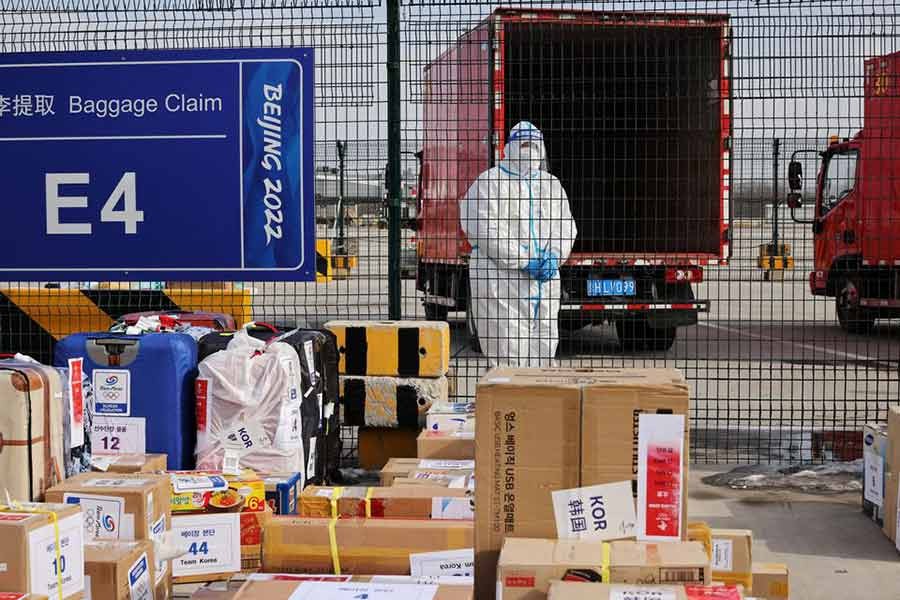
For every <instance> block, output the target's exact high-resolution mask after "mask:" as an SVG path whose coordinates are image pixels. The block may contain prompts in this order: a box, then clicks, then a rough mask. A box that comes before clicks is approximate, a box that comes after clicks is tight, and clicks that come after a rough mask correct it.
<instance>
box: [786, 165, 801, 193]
mask: <svg viewBox="0 0 900 600" xmlns="http://www.w3.org/2000/svg"><path fill="white" fill-rule="evenodd" d="M788 187H790V188H791V191H794V192H796V191H799V190H801V189H803V166H802V165H801V164H800V163H799V162H797V161H796V160H792V161H791V164H789V165H788Z"/></svg>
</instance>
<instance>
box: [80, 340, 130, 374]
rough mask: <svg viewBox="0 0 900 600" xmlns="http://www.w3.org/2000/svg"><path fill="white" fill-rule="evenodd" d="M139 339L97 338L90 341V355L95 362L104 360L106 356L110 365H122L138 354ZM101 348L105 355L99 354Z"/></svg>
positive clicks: (88, 348) (88, 349)
mask: <svg viewBox="0 0 900 600" xmlns="http://www.w3.org/2000/svg"><path fill="white" fill-rule="evenodd" d="M138 344H140V342H139V341H138V340H136V339H135V340H130V339H122V338H96V339H92V340H90V341H89V342H88V347H87V351H88V355H89V356H90V357H91V360H93V361H94V362H98V363H99V362H102V360H103V359H104V358H105V359H106V363H107V364H108V365H109V366H110V367H120V366H125V365H127V364H129V363H130V362H131V361H133V360H134V359H135V357H136V356H137V348H138ZM96 350H100V351H101V352H102V353H103V354H105V356H97V354H99V353H98V352H95V351H96Z"/></svg>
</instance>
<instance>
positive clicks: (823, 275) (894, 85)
mask: <svg viewBox="0 0 900 600" xmlns="http://www.w3.org/2000/svg"><path fill="white" fill-rule="evenodd" d="M803 152H806V153H810V152H815V151H811V150H800V151H797V152H795V153H794V157H792V160H791V164H790V166H789V167H788V186H789V188H790V189H791V194H790V195H789V196H788V205H789V206H790V208H791V209H792V215H793V214H794V210H795V209H797V208H799V206H800V204H801V202H800V190H801V188H802V176H803V169H802V164H801V163H800V162H799V161H798V160H797V157H798V155H799V154H801V153H803ZM818 154H819V155H820V156H821V167H820V168H819V173H818V177H817V179H816V188H815V211H814V217H813V219H812V221H803V220H801V219H798V218H796V217H795V218H794V220H795V221H797V222H800V223H811V224H812V229H813V236H814V270H813V271H812V272H811V273H810V275H809V287H810V291H811V292H812V293H813V294H814V295H818V296H829V297H833V298H835V308H836V312H837V317H838V320H839V322H840V324H841V326H842V327H843V328H844V329H845V330H847V331H849V332H851V333H864V332H867V331H869V330H870V329H871V328H872V327H873V325H874V323H875V320H876V319H877V318H892V317H897V316H900V53H895V54H890V55H887V56H882V57H876V58H872V59H870V60H867V61H866V63H865V98H864V126H863V130H862V131H860V132H859V133H857V134H856V136H854V137H853V138H852V139H844V140H838V139H836V138H832V142H831V144H830V145H829V147H828V148H827V149H826V150H825V151H822V152H819V153H818Z"/></svg>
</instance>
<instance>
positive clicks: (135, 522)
mask: <svg viewBox="0 0 900 600" xmlns="http://www.w3.org/2000/svg"><path fill="white" fill-rule="evenodd" d="M46 497H47V501H48V502H60V503H64V504H81V506H82V508H83V509H84V511H85V512H86V513H89V514H90V515H91V517H92V518H85V521H84V526H85V540H86V541H87V540H92V539H98V540H105V541H109V540H120V541H124V542H130V541H134V540H150V539H153V531H154V529H156V530H162V531H165V530H166V529H167V528H168V523H169V515H170V511H169V477H168V476H167V475H156V474H153V473H135V474H128V473H82V474H80V475H76V476H75V477H71V478H69V479H66V480H65V481H63V482H62V483H60V484H58V485H55V486H53V487H52V488H50V489H49V490H47V493H46Z"/></svg>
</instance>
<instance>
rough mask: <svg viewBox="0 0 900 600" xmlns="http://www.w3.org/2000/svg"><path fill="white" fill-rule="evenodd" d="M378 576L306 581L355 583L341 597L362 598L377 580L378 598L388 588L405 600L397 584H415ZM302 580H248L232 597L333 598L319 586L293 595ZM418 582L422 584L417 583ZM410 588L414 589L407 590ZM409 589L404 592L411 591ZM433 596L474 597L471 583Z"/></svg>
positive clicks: (441, 599)
mask: <svg viewBox="0 0 900 600" xmlns="http://www.w3.org/2000/svg"><path fill="white" fill-rule="evenodd" d="M358 579H364V580H374V581H357V580H358ZM378 579H379V578H377V577H375V578H371V577H365V578H358V577H353V578H352V581H347V582H343V583H341V582H317V581H313V580H310V581H308V582H306V583H307V585H312V584H317V585H323V584H324V585H325V586H328V587H333V586H338V587H343V588H348V587H351V589H352V588H353V587H358V586H362V587H359V588H358V591H359V592H362V593H361V594H360V595H353V594H352V593H350V592H349V591H348V592H347V593H348V595H346V596H345V595H342V596H340V597H341V598H351V597H352V598H356V597H359V598H365V597H367V596H366V595H364V592H365V591H368V590H370V589H371V588H370V587H369V586H371V585H373V584H377V585H378V587H379V591H380V592H381V593H380V594H379V595H378V598H384V599H387V598H391V597H393V596H394V595H395V594H394V593H391V592H390V591H388V590H395V591H396V596H397V598H398V600H400V599H401V598H402V599H403V600H406V599H407V598H410V596H408V595H401V592H400V588H403V587H410V586H415V585H417V584H411V583H382V582H379V581H378ZM303 583H304V582H300V581H278V580H271V581H248V582H247V583H245V584H244V586H243V587H242V588H241V590H240V591H239V592H238V593H237V594H236V595H235V596H234V600H294V599H297V600H313V599H315V598H322V600H328V599H329V598H334V597H335V596H331V595H330V594H328V595H326V594H327V592H325V591H324V590H322V589H319V590H310V591H309V592H308V594H311V595H306V594H302V595H296V596H295V594H297V593H298V592H297V590H298V588H300V586H301V585H303ZM418 585H421V584H418ZM410 591H413V590H410ZM410 591H408V592H407V594H408V593H410ZM428 597H429V598H431V599H432V600H473V599H474V596H473V595H472V587H471V586H461V585H439V586H438V588H437V593H436V594H435V595H434V596H428Z"/></svg>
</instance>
